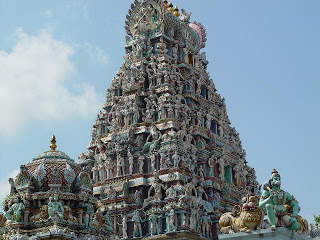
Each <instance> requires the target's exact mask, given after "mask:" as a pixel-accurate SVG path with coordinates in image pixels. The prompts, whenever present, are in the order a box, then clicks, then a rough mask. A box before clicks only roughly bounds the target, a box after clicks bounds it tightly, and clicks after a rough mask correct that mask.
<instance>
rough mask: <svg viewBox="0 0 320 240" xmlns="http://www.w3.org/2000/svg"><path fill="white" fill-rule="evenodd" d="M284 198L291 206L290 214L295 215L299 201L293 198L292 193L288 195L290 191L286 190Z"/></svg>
mask: <svg viewBox="0 0 320 240" xmlns="http://www.w3.org/2000/svg"><path fill="white" fill-rule="evenodd" d="M286 200H287V202H288V203H289V205H290V206H291V207H292V216H293V217H296V216H297V215H298V212H299V203H298V201H297V200H296V199H295V198H294V196H293V195H290V193H288V192H286Z"/></svg>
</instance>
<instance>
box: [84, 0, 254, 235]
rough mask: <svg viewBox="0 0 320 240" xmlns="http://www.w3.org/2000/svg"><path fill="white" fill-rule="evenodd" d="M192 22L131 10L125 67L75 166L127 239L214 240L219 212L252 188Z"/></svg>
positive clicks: (165, 6) (151, 6)
mask: <svg viewBox="0 0 320 240" xmlns="http://www.w3.org/2000/svg"><path fill="white" fill-rule="evenodd" d="M190 16H191V13H187V12H185V11H184V10H182V14H180V12H179V9H178V8H177V7H173V5H172V4H170V3H168V2H167V1H161V0H141V1H138V0H136V1H135V2H134V3H133V4H132V5H131V8H130V10H129V13H128V15H127V21H126V23H125V24H126V26H125V29H126V32H127V36H126V46H125V53H126V55H125V57H124V60H125V61H124V63H123V65H122V66H121V67H120V69H119V71H118V72H117V73H116V77H115V78H114V79H113V80H112V84H111V86H110V88H109V89H108V90H107V99H106V103H105V104H104V105H103V108H102V110H101V111H100V113H99V114H98V117H97V121H96V123H95V124H94V125H93V127H92V141H90V143H89V146H88V151H87V152H86V153H83V154H81V155H80V157H79V159H80V163H81V164H82V167H83V168H91V172H92V173H91V174H92V175H91V177H92V179H93V182H94V189H93V194H94V197H95V198H96V199H98V201H99V206H100V208H99V211H100V212H109V214H110V216H111V218H112V222H113V228H114V233H115V234H116V235H118V236H119V237H121V238H123V239H127V238H140V237H149V236H153V235H161V234H166V235H162V236H163V238H164V239H165V238H166V236H168V235H170V234H171V235H172V234H175V235H174V236H176V237H177V238H179V237H181V238H183V237H184V236H185V235H183V234H186V233H188V238H187V239H192V238H195V239H197V238H199V236H202V237H206V238H214V236H215V234H216V232H217V222H218V219H219V216H220V215H221V213H223V212H225V211H230V210H231V208H232V206H234V205H236V204H238V203H239V201H240V199H241V198H242V196H244V195H245V194H247V193H249V192H255V191H256V189H257V182H256V176H255V171H254V169H252V168H251V167H249V166H248V165H247V161H246V153H245V151H244V150H243V149H242V145H241V141H240V139H239V133H237V131H236V130H235V128H233V127H231V125H230V124H231V123H230V120H229V118H228V115H227V111H226V104H225V101H224V98H222V97H221V96H220V94H218V93H217V90H216V88H215V85H214V83H213V81H212V80H211V79H210V76H209V74H208V72H207V65H208V61H207V59H206V53H205V52H201V49H203V48H204V47H205V43H206V40H207V39H206V32H205V29H204V27H203V26H202V25H201V24H200V23H197V22H191V21H190ZM159 237H161V236H159ZM171 238H172V236H171Z"/></svg>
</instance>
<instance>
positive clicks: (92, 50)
mask: <svg viewBox="0 0 320 240" xmlns="http://www.w3.org/2000/svg"><path fill="white" fill-rule="evenodd" d="M81 48H83V50H84V51H85V52H86V53H87V54H88V55H89V56H90V59H91V60H92V61H96V62H98V63H101V64H107V63H108V61H109V57H108V55H107V54H106V52H105V51H103V50H102V49H101V48H99V47H97V46H93V45H92V44H90V43H88V42H86V43H84V44H82V45H81Z"/></svg>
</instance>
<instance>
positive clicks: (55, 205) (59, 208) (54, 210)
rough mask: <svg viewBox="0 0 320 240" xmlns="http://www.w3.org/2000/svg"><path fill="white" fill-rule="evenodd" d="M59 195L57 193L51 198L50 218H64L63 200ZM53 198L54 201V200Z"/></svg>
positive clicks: (49, 205) (49, 206) (49, 204)
mask: <svg viewBox="0 0 320 240" xmlns="http://www.w3.org/2000/svg"><path fill="white" fill-rule="evenodd" d="M58 199H59V197H58V195H57V194H55V195H54V196H53V199H52V197H50V198H49V203H48V212H49V219H50V218H54V217H56V216H57V217H59V218H60V219H63V214H64V208H63V205H62V203H61V202H59V201H58ZM52 200H53V201H52Z"/></svg>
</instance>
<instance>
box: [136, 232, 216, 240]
mask: <svg viewBox="0 0 320 240" xmlns="http://www.w3.org/2000/svg"><path fill="white" fill-rule="evenodd" d="M141 239H143V240H167V239H170V240H209V238H205V237H202V236H200V235H198V234H194V233H191V232H189V231H188V232H172V233H167V234H160V235H154V236H149V237H144V238H141ZM211 239H218V238H217V237H216V238H211Z"/></svg>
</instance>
